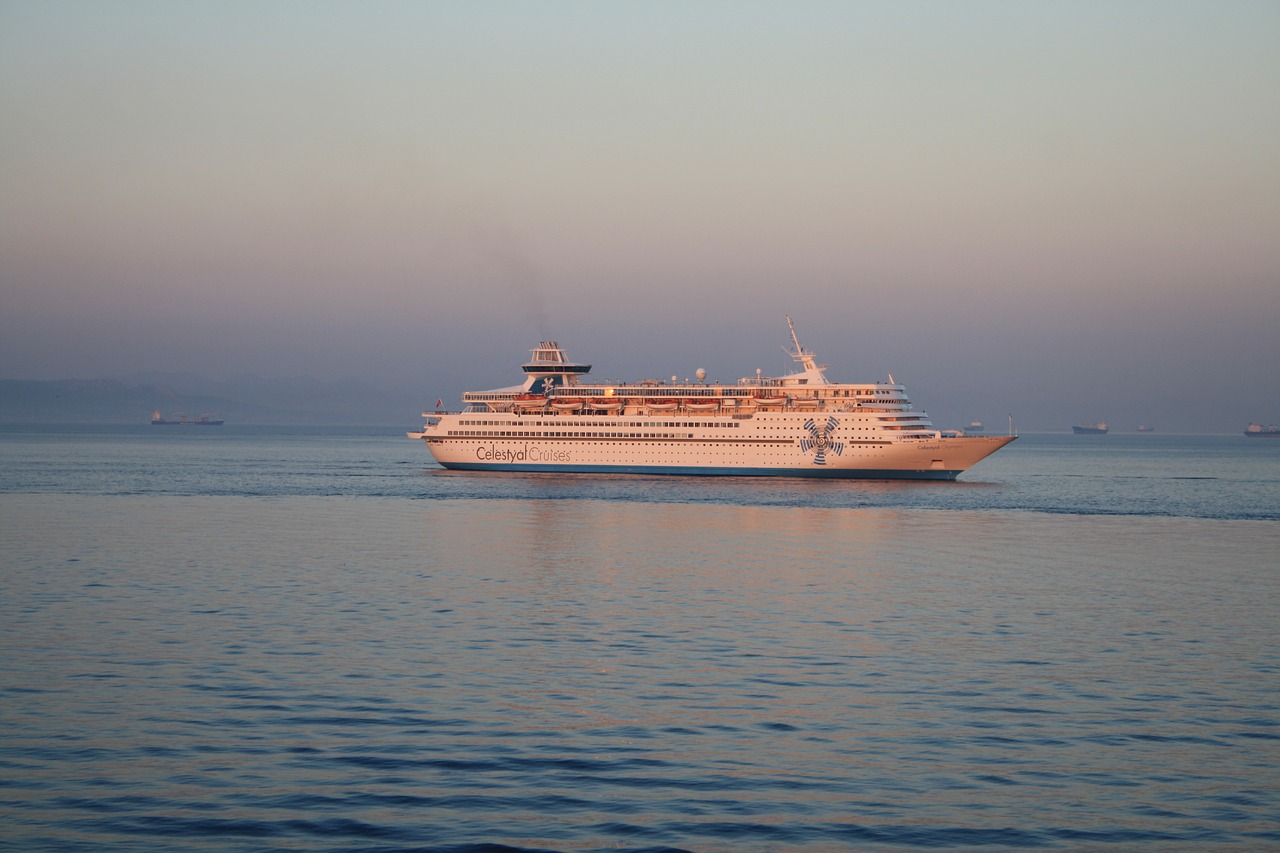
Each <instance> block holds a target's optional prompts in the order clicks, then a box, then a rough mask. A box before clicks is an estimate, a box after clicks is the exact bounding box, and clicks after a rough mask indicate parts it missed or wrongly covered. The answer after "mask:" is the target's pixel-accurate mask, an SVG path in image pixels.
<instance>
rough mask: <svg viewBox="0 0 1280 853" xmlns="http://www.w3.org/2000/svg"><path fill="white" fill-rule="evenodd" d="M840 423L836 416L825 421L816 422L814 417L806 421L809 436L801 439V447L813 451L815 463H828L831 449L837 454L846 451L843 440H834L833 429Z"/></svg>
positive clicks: (804, 450) (805, 425) (806, 450)
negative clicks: (832, 436)
mask: <svg viewBox="0 0 1280 853" xmlns="http://www.w3.org/2000/svg"><path fill="white" fill-rule="evenodd" d="M839 425H840V422H839V421H838V420H836V419H835V418H827V420H826V422H825V423H822V424H819V423H815V422H814V420H813V418H809V420H807V421H805V422H804V428H805V429H807V430H808V431H809V435H810V437H809V438H802V439H800V449H801V450H802V451H803V452H805V453H808V452H809V451H811V450H812V451H813V464H814V465H826V464H827V453H828V451H830V452H831V453H834V454H835V455H836V456H839V455H841V454H842V453H844V442H843V441H832V440H831V433H832V431H833V430H834V429H835V428H836V427H838V426H839Z"/></svg>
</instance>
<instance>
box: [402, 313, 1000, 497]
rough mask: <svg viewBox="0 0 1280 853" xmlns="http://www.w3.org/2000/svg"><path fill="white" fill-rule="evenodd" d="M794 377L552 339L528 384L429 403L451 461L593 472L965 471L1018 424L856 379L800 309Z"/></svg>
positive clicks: (449, 464) (538, 352) (884, 475)
mask: <svg viewBox="0 0 1280 853" xmlns="http://www.w3.org/2000/svg"><path fill="white" fill-rule="evenodd" d="M787 327H788V328H789V329H790V332H791V343H792V345H793V348H792V350H791V357H792V358H793V359H794V360H795V362H796V364H797V369H796V370H795V371H794V372H792V373H789V374H787V375H785V376H781V377H778V378H768V377H764V376H761V375H760V373H759V371H757V375H756V376H754V377H747V378H745V379H740V380H739V381H738V382H736V383H733V384H720V383H708V382H707V381H706V372H705V371H703V370H701V369H699V370H698V371H697V373H696V377H697V378H696V381H693V382H690V381H687V380H686V381H685V382H678V381H676V380H675V378H674V377H673V378H672V380H671V381H670V382H667V381H661V380H646V381H641V382H633V383H617V382H593V381H588V378H587V374H588V373H589V372H590V370H591V365H589V364H581V363H577V362H572V361H570V360H569V358H568V357H567V356H566V354H565V351H564V350H563V349H562V348H561V347H560V345H559V344H557V343H556V342H555V341H543V342H542V343H540V344H539V345H538V346H537V347H535V348H534V349H533V352H532V357H531V358H530V360H529V361H528V362H527V363H526V364H525V365H524V375H525V379H524V382H523V384H521V385H517V386H512V387H510V388H500V389H495V390H492V391H468V392H466V393H465V394H463V397H462V402H463V404H464V406H463V409H462V411H460V412H447V411H444V410H440V403H437V409H438V410H437V411H434V412H423V417H424V418H425V419H426V423H425V424H424V426H423V428H422V430H421V431H417V432H410V433H408V436H409V438H412V439H417V440H421V441H424V442H425V443H426V445H427V449H428V450H429V451H430V452H431V455H432V456H433V457H434V458H435V460H436V461H437V462H439V463H440V464H441V465H442V466H444V467H445V468H450V469H457V470H471V471H534V472H555V473H575V474H576V473H583V474H684V475H721V476H724V475H736V476H782V477H828V478H860V479H906V480H954V479H956V477H957V476H959V475H960V473H961V472H963V471H965V470H966V469H967V468H969V467H971V466H972V465H974V464H975V463H977V462H979V461H980V460H982V459H985V458H986V457H987V456H990V455H991V454H992V453H995V452H996V451H997V450H999V449H1000V448H1001V447H1004V446H1005V445H1006V444H1008V443H1009V442H1011V441H1013V440H1014V438H1015V436H1013V435H1008V436H966V435H962V434H957V433H955V432H944V431H942V430H938V429H935V428H934V427H933V426H932V424H931V423H930V421H929V418H928V416H927V415H926V414H925V413H924V412H921V411H916V410H914V409H913V408H912V406H911V401H910V400H909V399H908V398H907V395H906V391H905V389H904V388H903V386H901V385H898V384H895V383H894V381H893V376H892V375H890V376H889V382H888V383H879V382H877V383H865V384H845V383H837V382H831V381H829V380H828V379H827V377H826V373H825V371H826V368H827V365H825V364H818V363H817V360H816V358H815V356H814V353H812V352H810V351H808V350H806V349H804V348H803V347H801V346H800V341H799V339H798V338H797V337H796V330H795V326H794V324H792V322H791V318H790V317H788V318H787Z"/></svg>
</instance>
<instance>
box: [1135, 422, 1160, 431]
mask: <svg viewBox="0 0 1280 853" xmlns="http://www.w3.org/2000/svg"><path fill="white" fill-rule="evenodd" d="M1155 431H1156V428H1155V427H1153V426H1152V425H1151V424H1138V432H1155Z"/></svg>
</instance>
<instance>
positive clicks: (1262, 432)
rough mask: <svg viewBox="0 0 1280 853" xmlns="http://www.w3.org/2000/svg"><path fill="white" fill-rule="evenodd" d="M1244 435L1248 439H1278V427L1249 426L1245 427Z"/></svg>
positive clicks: (1279, 433) (1279, 426) (1279, 428)
mask: <svg viewBox="0 0 1280 853" xmlns="http://www.w3.org/2000/svg"><path fill="white" fill-rule="evenodd" d="M1244 434H1245V435H1247V436H1249V438H1280V425H1277V424H1267V425H1266V426H1263V425H1262V424H1249V426H1247V427H1245V430H1244Z"/></svg>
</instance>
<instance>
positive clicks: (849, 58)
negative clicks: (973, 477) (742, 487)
mask: <svg viewBox="0 0 1280 853" xmlns="http://www.w3.org/2000/svg"><path fill="white" fill-rule="evenodd" d="M784 314H790V315H791V316H792V317H793V318H794V319H795V321H796V323H797V327H798V329H799V331H800V332H801V339H802V342H803V343H804V344H805V345H806V346H808V347H810V348H812V349H815V350H816V351H817V352H818V355H819V357H820V359H821V360H822V361H825V362H828V363H830V364H831V365H832V368H831V370H830V371H829V375H830V377H831V378H833V379H840V380H845V381H867V380H874V379H881V378H884V377H885V376H886V374H887V373H888V372H890V371H892V372H893V374H894V376H895V377H896V378H897V379H898V380H899V381H901V382H904V383H905V384H906V385H907V387H908V390H909V391H910V392H911V395H912V397H913V399H915V401H916V402H917V403H918V404H920V405H921V406H922V407H923V408H925V409H927V410H928V411H929V412H930V413H931V414H932V415H933V416H934V418H935V421H937V422H939V424H940V425H942V426H955V425H958V424H962V423H964V422H967V421H968V420H970V419H973V418H980V419H984V420H987V421H988V422H989V423H991V424H992V425H998V426H1003V425H1004V423H1005V415H1006V413H1008V412H1012V413H1014V414H1015V416H1016V417H1018V418H1019V423H1020V425H1021V426H1023V427H1024V428H1025V429H1065V428H1066V427H1067V426H1069V425H1070V423H1071V422H1073V421H1081V420H1095V419H1106V420H1109V421H1111V422H1112V424H1113V426H1114V427H1115V428H1117V429H1132V428H1133V426H1134V425H1136V424H1137V423H1138V422H1139V421H1150V422H1153V423H1155V424H1156V425H1157V427H1160V428H1162V429H1168V430H1169V431H1174V430H1206V431H1215V430H1231V431H1234V430H1236V429H1242V428H1243V427H1244V424H1245V423H1246V422H1248V421H1249V420H1264V421H1273V422H1274V421H1280V3H1277V2H1275V0H1260V1H1259V2H1234V1H1233V0H1205V2H1177V0H1152V2H1124V0H1105V2H1096V3H1094V2H1083V1H1082V0H1072V2H1059V3H1054V2H1047V1H1046V2H1014V0H1008V2H962V3H959V2H958V3H950V2H910V0H905V2H903V1H902V0H896V1H895V2H887V0H886V2H852V0H849V2H804V0H800V1H799V2H793V0H788V2H785V3H784V2H771V3H764V2H760V3H752V2H742V1H741V0H733V2H696V0H690V1H688V2H669V3H667V2H654V1H653V0H646V2H634V3H628V2H585V1H584V2H550V1H548V2H483V0H481V2H476V0H465V2H463V0H459V2H376V0H374V2H315V1H314V0H307V2H284V1H283V0H279V2H272V0H265V2H256V1H255V2H250V1H249V0H244V2H236V1H235V0H218V2H214V1H213V0H209V2H182V1H181V0H163V2H132V0H117V2H111V3H101V2H57V0H28V2H20V1H19V0H0V378H28V379H55V378H71V377H76V378H91V377H99V376H108V375H121V374H128V373H131V372H135V371H152V370H172V371H196V372H201V373H204V374H207V375H209V376H212V377H214V378H226V377H230V376H233V375H236V374H241V373H254V374H258V375H261V376H293V375H302V374H308V375H312V376H315V377H317V378H335V377H341V376H358V377H361V378H365V379H368V380H370V381H372V382H374V383H375V384H378V385H380V386H382V387H384V388H388V389H393V390H405V389H409V390H412V391H414V392H420V396H421V398H422V400H423V402H424V403H434V401H435V399H436V398H437V397H444V398H445V399H446V400H450V401H456V400H457V397H458V395H459V393H460V392H461V391H462V390H463V389H467V388H484V387H493V386H496V385H506V384H510V383H511V382H513V381H516V380H517V379H518V364H519V362H520V361H522V360H523V359H524V358H526V357H527V355H528V349H529V348H530V347H531V346H533V345H534V343H535V342H536V341H537V340H539V339H542V338H548V337H550V338H554V339H557V340H559V341H560V342H561V343H562V344H564V345H565V346H566V347H567V348H568V350H569V354H570V356H572V357H574V358H576V359H579V360H584V361H590V362H592V363H594V364H595V365H596V371H595V372H596V373H597V374H600V375H604V376H610V377H621V378H631V379H637V378H644V377H660V376H665V377H669V376H671V375H673V374H679V375H681V376H691V375H692V374H693V371H694V370H695V369H696V368H698V367H704V368H706V369H707V370H708V372H709V374H710V376H711V378H719V379H726V380H730V379H736V378H738V377H740V376H746V375H749V374H751V375H753V374H754V372H755V370H756V369H757V368H761V369H763V370H764V372H765V373H766V374H770V373H777V372H781V371H782V370H784V369H786V368H788V367H789V365H790V362H789V360H787V359H786V357H785V356H784V355H783V353H782V352H781V350H780V348H779V347H780V345H781V344H784V343H786V342H787V338H786V325H785V321H784V320H783V315H784ZM414 416H416V412H413V413H409V416H408V420H410V421H411V420H412V419H413V417H414Z"/></svg>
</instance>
